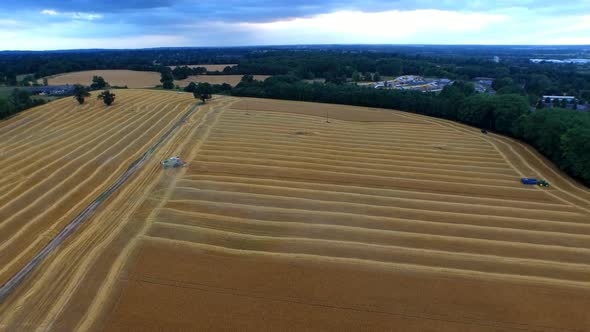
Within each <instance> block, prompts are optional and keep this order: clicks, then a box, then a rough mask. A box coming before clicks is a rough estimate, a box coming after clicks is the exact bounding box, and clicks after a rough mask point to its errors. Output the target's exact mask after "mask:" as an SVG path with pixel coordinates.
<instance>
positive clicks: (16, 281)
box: [0, 103, 201, 303]
mask: <svg viewBox="0 0 590 332" xmlns="http://www.w3.org/2000/svg"><path fill="white" fill-rule="evenodd" d="M199 105H201V103H198V104H196V105H194V106H193V107H191V109H190V110H188V111H187V112H185V113H184V114H183V115H182V116H181V117H180V119H179V120H178V121H177V122H176V123H175V124H174V125H173V126H172V127H171V128H170V129H168V131H166V132H165V133H164V134H163V135H162V136H160V138H159V139H158V140H157V141H156V142H155V143H154V144H153V145H152V146H151V147H149V148H148V149H147V150H146V151H145V152H144V153H143V154H142V155H141V156H140V157H139V158H137V159H136V160H135V161H133V162H132V163H131V164H130V165H129V167H128V168H127V170H126V171H125V172H124V173H123V174H122V175H121V176H120V177H119V178H117V180H115V182H114V183H113V184H111V185H110V186H109V187H108V188H107V189H106V190H105V191H103V192H102V193H101V194H100V195H99V196H98V197H97V198H96V199H94V200H93V201H92V202H91V203H90V204H88V206H86V208H84V210H82V212H80V214H78V215H77V216H76V217H75V218H74V219H72V221H70V222H69V223H68V224H67V225H66V226H65V227H64V228H63V229H62V230H61V231H60V232H59V233H58V234H57V235H56V236H55V237H54V238H53V239H52V240H51V241H50V242H49V243H48V244H47V245H46V246H45V247H44V248H43V249H41V251H39V252H38V253H37V254H36V255H35V257H33V258H32V259H31V260H30V261H29V262H28V263H27V264H26V265H25V266H24V267H23V268H22V269H21V270H20V271H18V272H17V273H16V274H15V275H14V276H12V277H11V278H10V279H8V281H6V283H4V284H3V285H2V287H0V303H2V302H4V300H5V299H6V298H7V297H8V296H9V295H10V294H11V293H12V292H13V291H14V290H15V289H16V288H17V287H18V286H19V285H20V284H21V283H22V282H23V281H24V280H25V279H26V278H27V277H28V276H29V275H30V274H31V273H32V272H33V270H34V269H35V268H36V267H37V266H38V265H39V264H41V263H42V262H43V260H44V259H45V258H46V257H47V256H48V255H49V254H50V253H52V252H53V251H54V250H55V249H56V248H57V247H58V246H59V245H60V244H61V243H63V242H64V241H65V240H66V239H67V238H68V237H69V236H70V235H72V234H73V233H74V231H75V230H76V229H77V228H78V227H79V226H80V225H81V224H83V223H84V222H85V221H87V220H88V219H89V218H90V217H91V216H92V215H93V214H94V212H95V211H96V209H97V208H98V207H100V205H101V204H102V203H104V201H106V200H107V199H108V198H109V197H110V196H111V195H112V194H113V193H115V192H116V191H117V189H119V188H120V187H121V186H122V185H123V184H125V182H126V181H127V180H128V179H129V178H130V177H131V176H132V175H133V174H134V173H135V172H136V171H137V170H138V169H139V168H140V167H141V166H143V164H144V163H145V162H146V161H147V160H148V159H149V157H150V156H151V155H152V154H153V153H154V151H156V149H157V148H158V147H160V145H162V143H164V142H165V141H166V140H167V139H168V138H169V137H170V136H171V135H172V133H174V132H175V131H176V129H178V128H179V127H180V126H181V125H182V124H183V123H184V122H185V121H186V119H187V118H188V117H190V116H191V115H192V114H193V113H194V112H195V111H196V110H197V108H198V106H199Z"/></svg>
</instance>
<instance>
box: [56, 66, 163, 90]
mask: <svg viewBox="0 0 590 332" xmlns="http://www.w3.org/2000/svg"><path fill="white" fill-rule="evenodd" d="M94 76H102V77H103V78H104V79H105V81H106V82H107V83H109V84H110V85H111V86H121V87H122V86H127V87H128V88H132V89H133V88H151V87H154V86H156V85H159V84H161V83H160V73H157V72H149V71H134V70H122V69H108V70H86V71H79V72H73V73H65V74H59V75H54V76H51V77H49V78H48V84H49V85H67V84H69V85H73V84H82V85H86V86H89V85H90V84H92V78H93V77H94Z"/></svg>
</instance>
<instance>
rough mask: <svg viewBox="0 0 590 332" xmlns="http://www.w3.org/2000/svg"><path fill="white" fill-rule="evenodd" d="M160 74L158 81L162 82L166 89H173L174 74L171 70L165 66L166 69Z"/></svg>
mask: <svg viewBox="0 0 590 332" xmlns="http://www.w3.org/2000/svg"><path fill="white" fill-rule="evenodd" d="M160 75H161V78H160V82H162V87H163V88H164V89H167V90H171V89H174V76H173V75H172V71H171V70H170V68H168V67H166V69H164V70H162V72H161V73H160Z"/></svg>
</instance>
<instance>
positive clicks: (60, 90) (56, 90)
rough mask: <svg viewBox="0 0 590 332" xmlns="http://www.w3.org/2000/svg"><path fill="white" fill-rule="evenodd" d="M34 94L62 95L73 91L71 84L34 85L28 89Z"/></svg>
mask: <svg viewBox="0 0 590 332" xmlns="http://www.w3.org/2000/svg"><path fill="white" fill-rule="evenodd" d="M28 90H29V92H31V93H32V94H35V95H48V96H64V95H69V94H71V93H73V92H74V86H73V85H51V86H36V87H32V88H29V89H28Z"/></svg>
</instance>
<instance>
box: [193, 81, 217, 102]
mask: <svg viewBox="0 0 590 332" xmlns="http://www.w3.org/2000/svg"><path fill="white" fill-rule="evenodd" d="M212 93H213V88H212V87H211V84H209V83H199V85H197V88H196V89H195V91H193V95H194V96H195V98H198V99H201V101H202V102H203V103H205V102H206V101H207V99H211V94H212Z"/></svg>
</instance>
